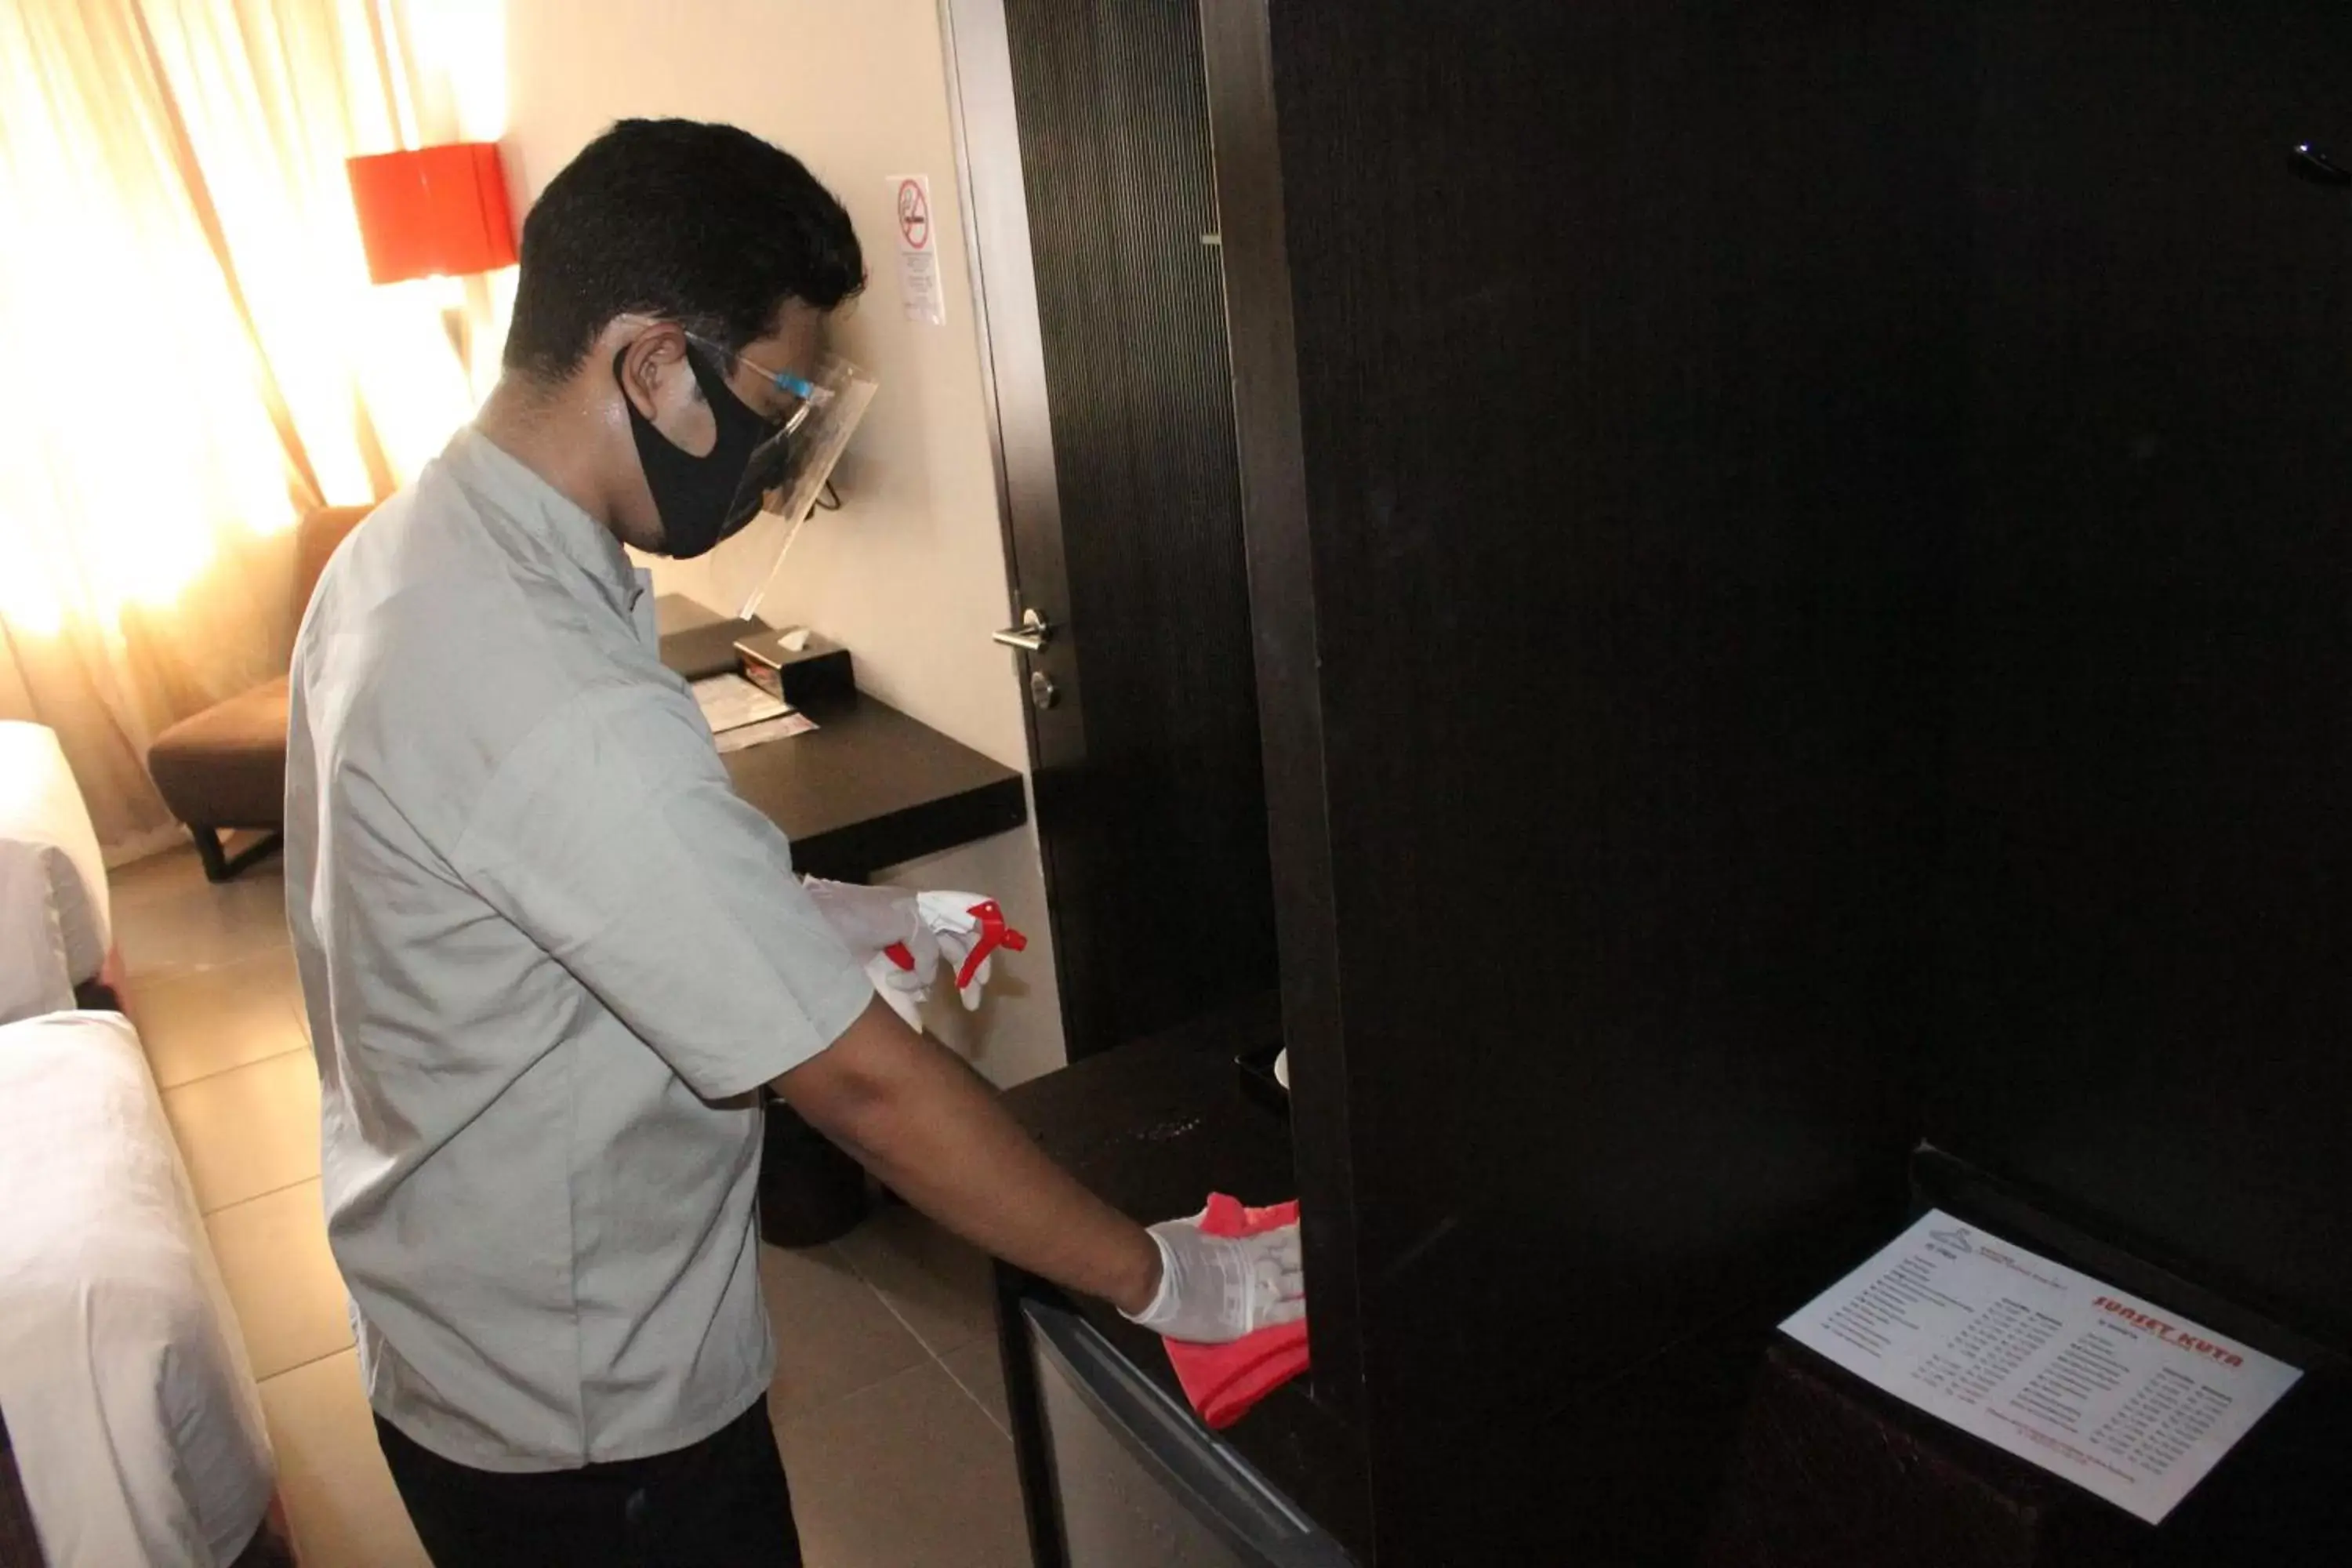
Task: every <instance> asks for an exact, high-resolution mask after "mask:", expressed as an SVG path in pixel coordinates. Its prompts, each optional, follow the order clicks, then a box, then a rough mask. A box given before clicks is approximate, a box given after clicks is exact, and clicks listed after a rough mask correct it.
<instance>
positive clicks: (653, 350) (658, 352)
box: [620, 321, 694, 424]
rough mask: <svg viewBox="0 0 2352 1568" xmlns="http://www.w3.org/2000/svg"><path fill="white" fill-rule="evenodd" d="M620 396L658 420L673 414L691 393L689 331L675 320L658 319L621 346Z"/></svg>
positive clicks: (692, 375) (640, 411)
mask: <svg viewBox="0 0 2352 1568" xmlns="http://www.w3.org/2000/svg"><path fill="white" fill-rule="evenodd" d="M620 379H621V395H622V396H624V397H625V398H627V399H628V400H629V402H630V404H631V405H633V406H634V407H635V409H636V411H637V412H638V413H639V414H642V415H644V416H646V418H647V419H650V420H653V421H654V422H655V423H656V424H658V423H660V422H661V421H662V420H663V418H664V417H665V416H671V415H674V414H675V413H676V411H677V406H678V405H679V404H681V403H683V402H686V401H688V399H690V398H691V396H692V392H691V390H690V389H691V388H692V387H693V385H694V373H693V371H692V370H691V369H689V368H688V365H687V363H686V334H685V333H683V332H681V331H679V330H678V329H677V324H676V323H674V322H670V321H656V322H654V323H653V324H652V325H650V326H648V327H646V328H645V329H644V330H643V331H639V332H638V333H637V335H636V336H635V337H634V338H631V339H630V340H629V341H628V342H627V343H626V344H625V345H624V346H623V348H622V349H621V376H620Z"/></svg>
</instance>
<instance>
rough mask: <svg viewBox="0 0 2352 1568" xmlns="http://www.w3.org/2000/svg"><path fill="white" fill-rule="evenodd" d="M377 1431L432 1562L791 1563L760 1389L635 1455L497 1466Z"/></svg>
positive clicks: (789, 1533)
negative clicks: (684, 1434)
mask: <svg viewBox="0 0 2352 1568" xmlns="http://www.w3.org/2000/svg"><path fill="white" fill-rule="evenodd" d="M375 1436H376V1441H377V1443H379V1444H380V1445H382V1447H383V1457H384V1459H385V1460H386V1462H388V1463H389V1464H390V1465H391V1466H392V1479H393V1484H394V1486H396V1487H398V1488H399V1489H400V1500H401V1501H402V1502H403V1503H404V1504H406V1505H407V1508H408V1517H409V1519H410V1520H411V1521H414V1522H415V1525H416V1534H417V1537H418V1539H419V1540H421V1541H423V1542H425V1553H426V1555H428V1556H430V1557H431V1558H432V1559H433V1562H434V1568H477V1565H479V1568H514V1565H516V1564H531V1563H547V1564H551V1565H557V1564H560V1565H561V1568H739V1565H740V1568H753V1565H755V1564H756V1565H757V1568H800V1562H801V1543H800V1535H799V1532H798V1531H796V1530H795V1529H794V1528H793V1500H792V1494H791V1493H790V1492H789V1491H788V1490H787V1489H785V1485H784V1462H783V1459H782V1457H780V1456H779V1455H778V1454H777V1452H776V1435H775V1432H774V1431H773V1429H772V1428H771V1427H770V1426H769V1425H768V1396H767V1395H766V1394H761V1396H760V1400H759V1403H758V1404H756V1405H752V1406H751V1409H749V1410H747V1411H745V1412H744V1413H743V1414H742V1415H739V1416H737V1417H736V1418H735V1419H734V1420H733V1421H732V1422H730V1423H729V1424H728V1425H727V1426H723V1427H721V1428H720V1429H719V1430H718V1431H717V1432H714V1433H712V1434H711V1435H710V1436H708V1437H705V1438H704V1439H703V1440H702V1441H701V1442H699V1443H697V1444H694V1445H693V1446H692V1447H685V1448H680V1449H677V1451H676V1452H674V1453H668V1454H657V1455H655V1456H654V1457H653V1458H646V1459H623V1460H620V1461H618V1462H616V1463H614V1464H609V1465H590V1466H588V1467H587V1468H584V1469H578V1470H550V1471H542V1472H537V1473H533V1474H529V1475H502V1474H499V1473H496V1472H493V1471H489V1470H478V1469H475V1468H472V1467H470V1466H467V1465H460V1464H457V1463H456V1462H455V1461H453V1460H449V1459H445V1458H442V1457H441V1456H440V1455H438V1454H436V1453H434V1452H432V1451H431V1450H430V1449H426V1448H422V1447H418V1446H417V1445H416V1444H415V1443H414V1442H411V1441H410V1440H409V1439H408V1438H407V1437H405V1436H403V1435H402V1434H401V1431H400V1429H399V1428H398V1427H396V1426H393V1425H392V1424H391V1423H389V1422H387V1421H385V1420H384V1419H383V1418H382V1417H381V1416H379V1417H377V1419H376V1424H375Z"/></svg>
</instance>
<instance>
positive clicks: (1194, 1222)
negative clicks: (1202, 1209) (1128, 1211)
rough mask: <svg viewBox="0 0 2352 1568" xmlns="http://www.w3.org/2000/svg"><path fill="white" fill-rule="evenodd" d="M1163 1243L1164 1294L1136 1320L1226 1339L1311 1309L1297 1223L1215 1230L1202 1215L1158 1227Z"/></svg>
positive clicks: (1190, 1336)
mask: <svg viewBox="0 0 2352 1568" xmlns="http://www.w3.org/2000/svg"><path fill="white" fill-rule="evenodd" d="M1151 1239H1152V1240H1153V1241H1155V1242H1157V1243H1158V1244H1159V1247H1160V1293H1159V1294H1158V1295H1156V1296H1154V1297H1153V1298H1152V1299H1151V1305H1150V1306H1148V1307H1146V1308H1144V1309H1143V1310H1142V1311H1140V1312H1138V1313H1136V1314H1135V1315H1134V1316H1133V1317H1131V1318H1130V1319H1129V1321H1130V1322H1134V1323H1138V1324H1140V1325H1141V1326H1142V1327H1144V1328H1147V1329H1150V1330H1151V1331H1153V1332H1154V1333H1157V1334H1160V1335H1162V1336H1164V1337H1165V1338H1168V1339H1171V1340H1190V1341H1192V1342H1194V1343H1196V1344H1205V1345H1216V1344H1223V1343H1225V1342H1227V1341H1229V1340H1237V1339H1240V1338H1241V1337H1242V1336H1243V1335H1244V1334H1248V1333H1254V1332H1255V1331H1257V1330H1259V1329H1264V1328H1271V1327H1273V1326H1274V1325H1275V1324H1276V1323H1288V1322H1295V1321H1297V1320H1298V1319H1300V1318H1302V1317H1305V1316H1306V1315H1307V1281H1306V1278H1305V1276H1304V1275H1303V1274H1302V1273H1301V1272H1300V1270H1299V1262H1298V1227H1297V1226H1295V1225H1286V1226H1281V1227H1280V1228H1278V1229H1275V1230H1269V1231H1263V1232H1261V1233H1259V1234H1258V1235H1256V1236H1243V1237H1230V1236H1211V1235H1210V1234H1209V1233H1208V1232H1207V1231H1205V1230H1202V1228H1201V1224H1200V1216H1199V1215H1194V1216H1193V1217H1192V1218H1191V1219H1171V1220H1166V1221H1163V1222H1162V1223H1160V1224H1159V1225H1155V1226H1152V1227H1151Z"/></svg>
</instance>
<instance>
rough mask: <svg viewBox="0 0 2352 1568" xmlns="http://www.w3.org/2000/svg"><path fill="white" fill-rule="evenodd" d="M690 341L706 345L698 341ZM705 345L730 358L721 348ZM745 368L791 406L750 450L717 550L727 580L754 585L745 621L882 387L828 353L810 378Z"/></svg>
mask: <svg viewBox="0 0 2352 1568" xmlns="http://www.w3.org/2000/svg"><path fill="white" fill-rule="evenodd" d="M693 341H694V342H698V343H701V342H703V340H701V339H699V338H696V339H694V340H693ZM703 346H704V347H706V348H709V349H711V350H712V351H713V352H714V353H720V354H726V351H725V350H723V349H719V347H718V346H717V345H716V344H710V343H704V344H703ZM726 357H727V358H729V359H739V360H740V356H738V355H726ZM740 363H744V364H747V365H751V368H752V369H754V370H756V371H758V372H759V373H760V374H762V375H764V376H766V377H768V378H769V380H770V381H771V382H772V383H773V384H774V385H775V387H776V389H777V390H778V391H780V392H782V393H783V394H784V395H786V396H787V397H788V398H790V399H791V400H792V402H793V410H792V412H791V413H790V414H788V415H786V416H784V420H783V423H782V425H781V426H778V427H777V430H776V433H775V434H774V435H772V436H771V437H768V438H767V439H766V440H764V441H762V442H761V443H760V445H759V446H757V447H753V448H752V451H751V461H750V462H749V463H748V464H747V465H746V466H745V468H744V469H743V479H742V482H741V483H740V485H738V486H737V487H736V491H735V499H734V501H733V503H732V504H731V505H730V507H729V508H728V527H729V529H730V534H729V536H728V537H727V538H725V539H724V540H723V541H722V542H720V544H719V547H718V549H717V550H715V551H714V552H712V559H713V560H714V561H715V562H716V563H719V567H720V569H721V571H723V573H724V574H725V575H724V579H723V580H725V581H729V582H743V583H750V584H752V587H751V590H750V592H749V595H747V597H746V598H745V600H744V602H743V605H742V607H741V608H740V609H738V610H737V611H736V615H737V616H738V617H739V618H745V619H748V618H749V617H750V616H751V614H752V612H753V611H755V610H756V609H758V607H759V604H760V600H761V598H762V597H763V596H764V595H766V593H767V590H768V585H769V584H770V583H771V582H772V581H773V579H774V577H775V575H776V573H777V571H778V570H779V569H780V568H781V567H782V565H783V559H784V553H785V552H787V551H789V550H790V549H791V548H792V543H793V539H794V538H795V537H796V536H797V535H798V534H799V532H800V528H801V525H802V524H803V523H804V522H806V521H808V518H809V514H810V512H812V511H813V510H815V507H816V503H817V497H818V496H819V495H820V494H822V493H823V492H824V486H825V481H826V480H827V479H831V478H832V477H833V470H834V468H835V465H836V464H838V463H839V462H840V461H841V455H842V453H843V452H844V451H845V450H846V449H847V447H848V446H849V438H850V437H852V436H854V435H856V433H857V426H858V424H859V422H860V421H862V420H863V419H864V418H865V417H866V407H867V405H870V404H871V403H872V402H873V401H874V395H875V393H876V392H877V391H879V390H880V384H879V383H878V382H877V381H876V380H875V379H874V378H873V377H872V376H870V375H867V374H866V373H865V372H864V371H862V370H860V369H858V368H857V366H856V365H855V364H852V363H850V362H849V361H847V360H845V359H843V358H842V357H841V356H839V355H838V354H830V353H829V354H826V355H824V358H823V359H822V360H820V361H819V362H818V364H817V366H816V369H815V371H814V374H811V375H809V376H806V377H803V376H799V375H795V374H793V373H792V372H790V371H772V370H769V369H768V368H767V367H766V366H764V365H756V364H751V362H750V361H748V360H742V361H740Z"/></svg>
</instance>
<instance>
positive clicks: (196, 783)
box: [147, 506, 374, 882]
mask: <svg viewBox="0 0 2352 1568" xmlns="http://www.w3.org/2000/svg"><path fill="white" fill-rule="evenodd" d="M372 510H374V509H373V507H364V506H332V507H327V508H324V509H323V510H319V511H314V512H312V513H310V515H309V516H308V517H305V518H304V519H303V520H302V521H301V523H300V525H299V528H298V529H297V531H296V532H295V536H294V616H295V618H296V620H298V621H299V619H300V618H301V616H302V612H303V611H304V610H306V609H308V608H309V607H310V595H311V593H312V591H313V590H315V589H316V588H317V587H318V585H319V574H320V573H322V572H324V571H325V570H326V569H327V558H328V557H329V556H331V555H332V554H334V552H335V546H336V545H338V544H341V542H343V539H344V536H345V535H347V534H349V533H350V532H351V531H352V529H354V528H357V527H358V526H359V525H360V521H361V520H362V519H363V518H365V517H366V516H367V514H368V513H369V512H370V511H372ZM286 702H287V683H286V677H284V676H282V675H281V676H279V677H278V679H275V680H272V681H268V682H267V683H265V684H263V685H260V686H257V687H255V688H253V689H251V690H250V691H246V692H242V693H240V694H239V695H237V696H235V697H232V698H230V699H229V700H227V701H226V702H217V703H215V704H214V705H213V706H212V707H210V708H207V709H205V710H204V711H203V712H201V713H197V714H194V715H192V716H191V717H189V718H186V719H183V720H181V721H179V722H178V723H176V724H174V725H173V726H172V727H171V728H170V729H168V730H166V731H163V733H162V734H161V735H158V736H157V737H156V738H155V743H154V745H153V746H152V747H150V748H149V749H148V752H147V772H148V773H149V775H150V776H151V777H152V778H153V779H154V781H155V790H156V793H157V794H159V795H162V796H163V804H164V805H168V806H170V807H171V808H172V815H173V816H176V817H178V818H179V819H180V820H181V821H182V822H184V823H186V824H187V825H188V831H189V833H190V834H192V835H193V836H194V838H195V841H196V854H197V855H198V856H199V857H200V858H202V859H203V860H204V863H205V877H206V878H208V879H211V880H213V881H215V882H226V880H228V879H230V878H231V877H234V876H236V874H237V873H238V872H239V871H242V870H244V869H245V868H247V866H250V865H252V864H253V863H254V862H255V861H257V860H258V859H260V858H262V857H263V856H264V855H267V854H268V853H269V852H270V851H271V850H272V849H275V848H276V847H278V829H279V828H280V827H282V826H284V825H285V820H286V816H285V813H286ZM235 827H243V828H262V829H268V833H269V836H268V837H267V838H264V839H263V840H261V842H259V843H257V844H255V845H253V846H251V847H247V848H246V849H244V850H242V851H240V852H239V853H238V854H237V856H236V858H234V859H231V858H229V857H228V855H227V853H226V850H225V849H224V848H223V847H222V845H221V834H222V833H223V832H225V831H226V830H227V829H229V828H235Z"/></svg>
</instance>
